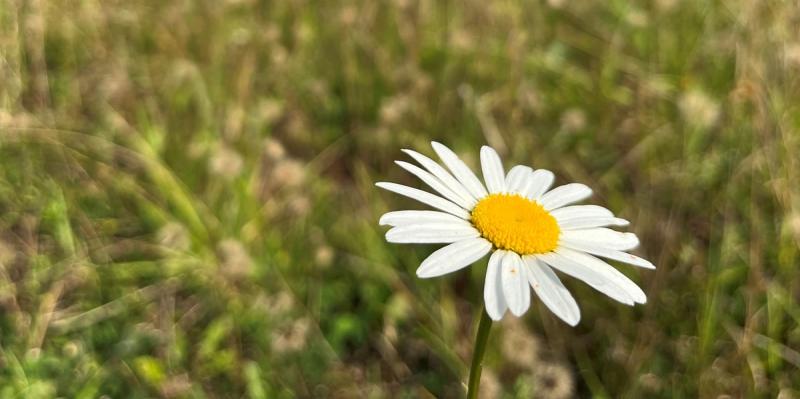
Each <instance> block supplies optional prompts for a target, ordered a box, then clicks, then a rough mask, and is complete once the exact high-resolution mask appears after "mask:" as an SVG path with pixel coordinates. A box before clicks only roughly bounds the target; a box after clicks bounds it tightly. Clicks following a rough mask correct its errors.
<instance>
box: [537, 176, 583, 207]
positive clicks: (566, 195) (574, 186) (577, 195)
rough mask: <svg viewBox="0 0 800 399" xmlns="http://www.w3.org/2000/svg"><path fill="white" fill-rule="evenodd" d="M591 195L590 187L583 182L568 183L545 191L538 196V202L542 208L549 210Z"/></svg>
mask: <svg viewBox="0 0 800 399" xmlns="http://www.w3.org/2000/svg"><path fill="white" fill-rule="evenodd" d="M591 195H592V189H591V188H589V187H587V186H586V185H585V184H580V183H570V184H565V185H563V186H558V187H556V188H554V189H552V190H550V191H549V192H547V193H545V194H544V195H542V197H541V198H539V203H540V204H542V206H543V207H544V209H546V210H548V211H549V210H552V209H556V208H560V207H562V206H564V205H567V204H571V203H573V202H578V201H580V200H583V199H586V198H589V196H591Z"/></svg>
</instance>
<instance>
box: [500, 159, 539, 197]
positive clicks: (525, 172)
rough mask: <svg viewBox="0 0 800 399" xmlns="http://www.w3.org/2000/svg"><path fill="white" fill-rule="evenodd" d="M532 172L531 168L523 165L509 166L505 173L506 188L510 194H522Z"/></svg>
mask: <svg viewBox="0 0 800 399" xmlns="http://www.w3.org/2000/svg"><path fill="white" fill-rule="evenodd" d="M532 173H533V169H531V168H530V167H527V166H523V165H517V166H515V167H513V168H511V170H510V171H508V174H507V175H506V190H508V192H509V193H511V194H519V195H524V194H523V190H524V189H525V187H526V186H527V183H528V179H529V178H530V176H531V174H532Z"/></svg>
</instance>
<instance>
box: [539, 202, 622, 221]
mask: <svg viewBox="0 0 800 399" xmlns="http://www.w3.org/2000/svg"><path fill="white" fill-rule="evenodd" d="M550 214H551V215H553V217H554V218H556V220H558V221H562V220H571V219H576V218H587V217H614V214H613V213H612V212H611V211H609V210H608V209H606V208H603V207H602V206H598V205H571V206H565V207H563V208H558V209H554V210H553V211H552V212H550Z"/></svg>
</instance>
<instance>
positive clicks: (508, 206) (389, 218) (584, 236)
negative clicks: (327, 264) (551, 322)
mask: <svg viewBox="0 0 800 399" xmlns="http://www.w3.org/2000/svg"><path fill="white" fill-rule="evenodd" d="M432 145H433V149H434V151H435V152H436V154H437V155H438V156H439V158H440V159H441V161H442V162H443V163H444V166H445V167H446V169H445V167H443V166H442V165H440V164H439V163H437V162H435V161H433V160H432V159H430V158H428V157H426V156H425V155H422V154H420V153H418V152H415V151H411V150H403V151H404V152H405V153H406V154H408V155H409V156H411V158H413V159H414V160H415V161H417V163H419V165H420V166H421V167H419V166H415V165H412V164H410V163H407V162H403V161H397V164H398V165H400V167H402V168H403V169H405V170H407V171H409V172H410V173H411V174H413V175H415V176H417V177H418V178H419V179H420V180H422V181H423V182H424V183H425V184H427V185H428V186H430V187H431V188H432V189H433V190H434V191H436V192H437V193H438V194H439V195H435V194H431V193H429V192H426V191H422V190H418V189H416V188H412V187H408V186H403V185H400V184H395V183H386V182H380V183H377V184H376V185H377V186H378V187H381V188H383V189H386V190H389V191H393V192H395V193H397V194H400V195H404V196H406V197H409V198H412V199H415V200H417V201H419V202H422V203H424V204H426V205H429V206H431V207H433V208H436V209H437V210H435V211H433V210H426V211H417V210H409V211H396V212H389V213H387V214H385V215H383V216H382V217H381V219H380V224H381V225H388V226H391V227H392V228H391V229H389V231H388V232H387V233H386V240H387V241H389V242H394V243H420V244H422V243H424V244H429V243H439V244H447V245H446V246H444V247H442V248H440V249H439V250H437V251H435V252H434V253H432V254H431V255H430V256H428V258H427V259H425V260H424V261H423V262H422V264H421V265H420V266H419V268H418V269H417V276H419V277H421V278H429V277H437V276H441V275H444V274H447V273H451V272H454V271H456V270H460V269H463V268H465V267H467V266H469V265H470V264H472V263H474V262H476V261H478V260H480V259H481V258H483V257H484V256H486V255H487V254H489V253H490V252H491V253H492V254H491V256H490V257H489V265H488V268H487V270H486V280H485V284H484V301H485V304H486V311H487V313H488V314H489V316H490V317H491V318H492V319H493V320H500V319H502V318H503V315H505V313H506V311H507V310H510V311H511V313H512V314H514V315H516V316H520V315H522V314H523V313H525V311H527V310H528V308H529V307H530V303H531V293H530V288H533V291H534V292H535V293H536V295H537V296H538V297H539V298H540V300H541V301H542V303H544V304H545V306H547V307H548V308H549V309H550V310H551V311H552V312H553V313H555V314H556V316H558V317H559V318H561V319H562V320H564V321H565V322H567V323H568V324H570V325H573V326H574V325H576V324H578V321H579V320H580V318H581V313H580V309H579V308H578V304H577V303H576V302H575V299H574V298H573V297H572V295H571V294H570V292H569V291H568V290H567V289H566V287H564V285H563V284H562V283H561V280H559V278H558V275H557V274H556V273H555V272H554V271H553V269H556V270H558V271H560V272H561V273H564V274H567V275H569V276H572V277H575V278H577V279H580V280H583V281H584V282H585V283H587V284H589V285H590V286H591V287H593V288H594V289H596V290H598V291H600V292H602V293H604V294H606V295H608V296H610V297H611V298H613V299H616V300H617V301H619V302H622V303H624V304H627V305H633V304H635V303H645V301H646V300H647V298H646V297H645V294H644V292H643V291H642V290H641V289H640V288H639V287H638V286H637V285H636V284H635V283H634V282H633V281H631V280H630V279H628V278H627V277H626V276H625V275H624V274H622V273H620V272H619V271H617V269H615V268H613V267H612V266H610V265H609V264H608V263H606V262H605V261H604V260H601V259H600V258H606V259H611V260H615V261H619V262H624V263H628V264H631V265H634V266H639V267H643V268H647V269H654V268H655V266H653V264H652V263H650V262H648V261H647V260H645V259H642V258H640V257H637V256H634V255H631V254H629V253H627V252H625V251H628V250H631V249H633V248H635V247H636V246H638V245H639V239H638V238H636V235H634V234H633V233H622V232H618V231H615V230H611V229H609V228H607V226H626V225H628V221H626V220H624V219H620V218H617V217H615V216H614V214H613V213H611V211H609V210H608V209H606V208H603V207H600V206H597V205H573V204H574V203H576V202H578V201H581V200H584V199H586V198H588V197H589V196H590V195H591V194H592V190H591V189H590V188H589V187H587V186H585V185H583V184H580V183H571V184H565V185H563V186H559V187H555V188H553V189H550V186H551V185H552V184H553V180H554V175H553V173H552V172H550V171H548V170H544V169H538V170H534V169H532V168H529V167H527V166H522V165H518V166H515V167H513V168H511V170H509V171H508V173H506V172H505V170H504V169H503V164H502V162H501V160H500V157H499V156H498V155H497V152H496V151H495V150H494V149H492V148H491V147H488V146H484V147H482V148H481V169H482V172H483V178H484V182H485V183H486V185H484V184H483V183H481V181H480V180H479V179H478V177H477V176H475V174H474V173H473V172H472V171H471V170H470V169H469V168H468V167H467V166H466V165H465V164H464V162H462V161H461V160H460V159H459V158H458V157H457V156H456V154H455V153H453V151H451V150H450V149H449V148H447V147H445V146H444V145H442V144H439V143H437V142H433V143H432Z"/></svg>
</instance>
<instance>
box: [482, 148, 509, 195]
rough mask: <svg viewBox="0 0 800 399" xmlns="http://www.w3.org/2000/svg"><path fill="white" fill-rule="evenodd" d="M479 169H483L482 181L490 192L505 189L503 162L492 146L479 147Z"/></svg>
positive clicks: (499, 191) (494, 192)
mask: <svg viewBox="0 0 800 399" xmlns="http://www.w3.org/2000/svg"><path fill="white" fill-rule="evenodd" d="M481 169H482V170H483V181H485V182H486V188H487V189H488V190H489V192H490V193H492V194H497V193H502V192H505V191H506V181H505V176H506V172H505V171H504V170H503V162H502V161H500V156H499V155H497V151H495V150H494V148H492V147H489V146H488V145H485V146H483V147H481Z"/></svg>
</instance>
